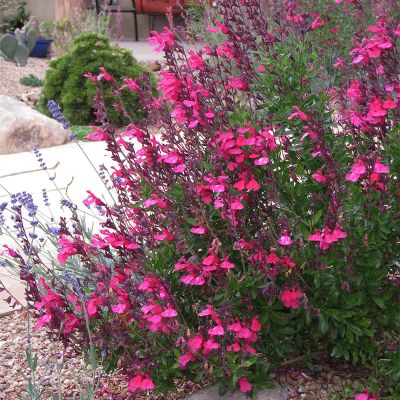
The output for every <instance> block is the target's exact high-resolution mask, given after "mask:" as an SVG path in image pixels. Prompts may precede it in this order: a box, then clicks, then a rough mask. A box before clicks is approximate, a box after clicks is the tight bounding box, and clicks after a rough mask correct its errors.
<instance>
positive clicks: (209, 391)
mask: <svg viewBox="0 0 400 400" xmlns="http://www.w3.org/2000/svg"><path fill="white" fill-rule="evenodd" d="M246 398H247V397H246V394H244V393H240V392H234V393H227V394H226V395H224V396H220V395H219V394H218V385H213V386H210V387H208V388H206V389H203V390H199V391H198V392H196V393H193V394H192V395H190V396H189V397H187V398H186V400H228V399H229V400H245V399H246ZM288 399H289V394H288V391H287V390H286V389H285V388H282V387H280V386H277V387H276V388H275V389H264V390H260V391H259V392H258V394H257V400H288Z"/></svg>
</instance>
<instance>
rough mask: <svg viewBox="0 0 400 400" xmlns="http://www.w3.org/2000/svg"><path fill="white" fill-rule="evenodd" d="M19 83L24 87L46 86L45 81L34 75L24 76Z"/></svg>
mask: <svg viewBox="0 0 400 400" xmlns="http://www.w3.org/2000/svg"><path fill="white" fill-rule="evenodd" d="M19 83H20V84H21V85H24V86H32V87H41V86H43V85H44V81H42V80H41V79H39V78H38V77H37V76H35V75H33V74H29V75H26V76H23V77H22V78H21V79H20V80H19Z"/></svg>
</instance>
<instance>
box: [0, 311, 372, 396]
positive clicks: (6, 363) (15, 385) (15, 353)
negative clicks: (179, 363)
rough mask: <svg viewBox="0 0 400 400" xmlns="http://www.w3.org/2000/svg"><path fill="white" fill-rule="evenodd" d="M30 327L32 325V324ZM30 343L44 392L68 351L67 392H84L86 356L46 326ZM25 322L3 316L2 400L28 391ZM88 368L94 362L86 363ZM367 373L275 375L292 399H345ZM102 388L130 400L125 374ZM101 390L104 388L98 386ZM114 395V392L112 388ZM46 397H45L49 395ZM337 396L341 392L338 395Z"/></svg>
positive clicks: (328, 370)
mask: <svg viewBox="0 0 400 400" xmlns="http://www.w3.org/2000/svg"><path fill="white" fill-rule="evenodd" d="M31 329H32V326H31ZM31 346H32V352H33V354H37V355H38V367H37V371H36V374H37V380H38V381H39V382H41V386H42V387H43V390H44V393H43V394H44V395H45V396H50V394H51V393H56V391H57V379H58V374H57V369H56V368H55V359H56V358H57V357H58V360H59V363H61V361H60V360H61V354H63V355H64V362H63V363H62V365H63V367H62V373H61V379H60V381H61V387H62V391H63V395H64V396H65V398H68V399H75V398H76V399H78V398H79V393H81V386H80V385H81V383H80V382H79V381H80V380H82V378H83V377H84V376H85V368H84V361H83V360H82V358H80V357H77V356H73V355H72V353H71V351H70V350H68V349H67V350H65V351H64V350H63V349H62V348H58V349H57V348H56V347H55V346H57V344H56V343H54V342H53V341H52V340H50V339H49V338H48V336H47V334H46V332H45V331H44V330H39V331H34V330H33V329H32V336H31ZM28 348H29V347H28V335H27V322H26V317H25V315H24V314H21V313H18V312H15V313H12V314H10V315H5V316H3V317H0V349H1V352H0V400H5V399H7V400H17V399H20V398H21V397H22V396H24V395H26V393H27V392H26V385H27V381H26V379H25V378H24V376H23V374H24V375H26V376H29V375H30V371H29V367H28V363H27V360H26V354H25V351H26V349H28ZM88 368H89V371H90V366H89V367H88ZM367 377H368V372H367V371H363V370H358V371H354V368H352V367H350V366H347V365H343V364H337V365H330V364H327V363H323V364H321V365H316V366H315V368H314V372H313V373H312V372H310V371H309V370H308V369H307V368H306V367H304V366H301V365H300V366H287V367H282V368H281V369H280V370H279V373H278V376H277V378H278V379H277V380H278V382H279V383H280V384H281V385H282V386H284V387H287V389H288V394H289V396H288V399H289V400H300V399H305V400H330V399H344V398H346V397H344V395H343V393H344V389H345V387H347V391H350V390H351V386H352V384H351V382H353V381H354V382H357V381H362V380H363V378H367ZM207 383H208V382H204V383H203V385H199V384H193V383H191V382H180V383H179V384H178V392H177V393H173V394H171V395H168V396H165V395H155V394H152V395H149V396H147V397H146V396H144V397H143V398H146V399H152V400H162V399H168V400H176V399H183V398H185V397H186V396H188V395H189V394H190V393H192V392H193V391H195V390H196V389H200V388H201V386H204V385H205V384H207ZM101 388H106V389H107V390H106V389H104V392H103V394H102V393H98V395H97V397H96V398H98V399H102V398H103V399H104V400H105V399H113V400H119V399H124V400H127V399H129V398H130V397H129V396H132V398H133V395H132V394H129V392H128V391H127V383H126V380H125V379H123V377H122V376H119V375H118V374H115V375H113V376H111V377H106V378H104V379H103V380H102V385H101ZM100 392H101V390H100ZM111 392H112V393H113V397H110V393H111ZM45 396H44V397H43V398H46V397H45ZM334 396H337V397H334Z"/></svg>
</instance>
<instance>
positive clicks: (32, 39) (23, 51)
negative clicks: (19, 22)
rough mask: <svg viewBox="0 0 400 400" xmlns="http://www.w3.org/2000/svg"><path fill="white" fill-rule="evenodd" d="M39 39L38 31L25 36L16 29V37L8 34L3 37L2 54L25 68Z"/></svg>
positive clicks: (0, 41) (1, 42)
mask: <svg viewBox="0 0 400 400" xmlns="http://www.w3.org/2000/svg"><path fill="white" fill-rule="evenodd" d="M38 37H39V34H38V32H37V31H33V30H32V31H29V32H28V34H27V35H26V36H25V34H24V33H23V32H22V31H21V30H19V29H16V30H15V36H14V35H10V34H9V33H7V34H5V35H3V36H2V37H1V39H0V52H1V53H2V54H3V55H4V56H5V57H6V59H8V60H11V61H14V62H15V63H16V64H18V65H20V66H25V65H26V64H27V62H28V57H29V53H30V52H31V50H32V48H33V46H34V45H35V43H36V40H37V38H38Z"/></svg>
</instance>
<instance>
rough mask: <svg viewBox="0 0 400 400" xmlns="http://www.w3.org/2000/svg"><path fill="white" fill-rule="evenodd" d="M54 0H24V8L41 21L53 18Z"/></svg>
mask: <svg viewBox="0 0 400 400" xmlns="http://www.w3.org/2000/svg"><path fill="white" fill-rule="evenodd" d="M55 3H56V1H55V0H26V9H27V10H28V12H29V13H30V14H31V15H34V16H36V17H38V18H39V19H40V20H41V21H44V20H46V19H54V18H55Z"/></svg>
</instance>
